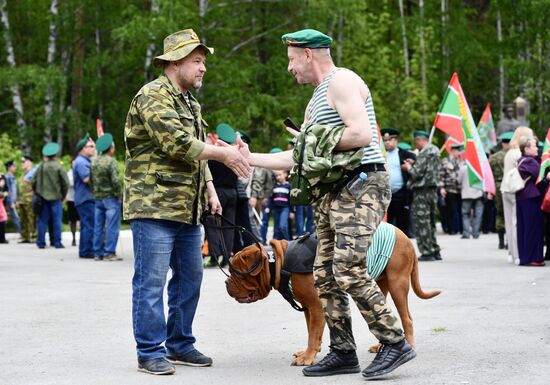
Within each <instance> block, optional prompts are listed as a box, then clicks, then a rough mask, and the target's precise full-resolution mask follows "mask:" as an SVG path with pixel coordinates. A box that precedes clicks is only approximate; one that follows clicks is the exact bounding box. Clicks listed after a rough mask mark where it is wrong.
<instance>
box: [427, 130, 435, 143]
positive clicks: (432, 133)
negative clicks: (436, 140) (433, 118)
mask: <svg viewBox="0 0 550 385" xmlns="http://www.w3.org/2000/svg"><path fill="white" fill-rule="evenodd" d="M434 131H435V126H432V130H431V131H430V138H429V139H428V142H429V143H430V144H432V139H433V136H434Z"/></svg>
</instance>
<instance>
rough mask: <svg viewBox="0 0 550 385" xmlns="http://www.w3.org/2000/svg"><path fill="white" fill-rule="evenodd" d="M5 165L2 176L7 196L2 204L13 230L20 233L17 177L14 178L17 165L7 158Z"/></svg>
mask: <svg viewBox="0 0 550 385" xmlns="http://www.w3.org/2000/svg"><path fill="white" fill-rule="evenodd" d="M5 166H6V171H7V172H6V174H5V175H4V177H5V178H6V186H7V188H8V197H7V198H6V200H5V201H4V206H5V207H6V212H7V213H8V217H9V218H10V219H11V221H12V222H13V226H14V227H15V231H17V232H18V233H19V234H20V233H21V221H20V220H19V214H17V205H18V202H17V201H18V200H19V191H18V188H17V179H16V178H15V175H14V174H15V170H16V169H17V166H16V165H15V162H14V161H13V160H9V161H7V162H6V163H5Z"/></svg>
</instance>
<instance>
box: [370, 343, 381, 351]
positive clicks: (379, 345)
mask: <svg viewBox="0 0 550 385" xmlns="http://www.w3.org/2000/svg"><path fill="white" fill-rule="evenodd" d="M381 347H382V344H374V345H372V346H371V347H370V348H369V352H370V353H378V351H379V350H380V348H381Z"/></svg>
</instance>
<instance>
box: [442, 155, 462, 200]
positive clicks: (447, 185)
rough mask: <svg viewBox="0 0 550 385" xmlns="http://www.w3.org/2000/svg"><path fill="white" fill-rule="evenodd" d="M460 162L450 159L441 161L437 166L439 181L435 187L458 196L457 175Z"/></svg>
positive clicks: (458, 184)
mask: <svg viewBox="0 0 550 385" xmlns="http://www.w3.org/2000/svg"><path fill="white" fill-rule="evenodd" d="M461 165H462V161H461V160H460V159H454V160H452V159H451V158H450V157H447V158H445V159H443V161H442V162H441V165H439V181H438V182H437V187H439V188H444V189H445V190H446V191H447V192H450V193H454V194H459V193H460V183H459V178H458V173H459V171H460V166H461Z"/></svg>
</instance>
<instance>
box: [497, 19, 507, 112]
mask: <svg viewBox="0 0 550 385" xmlns="http://www.w3.org/2000/svg"><path fill="white" fill-rule="evenodd" d="M497 41H498V77H499V87H498V103H499V111H502V109H503V108H504V92H505V90H504V60H503V59H502V19H501V17H500V10H497Z"/></svg>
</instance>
